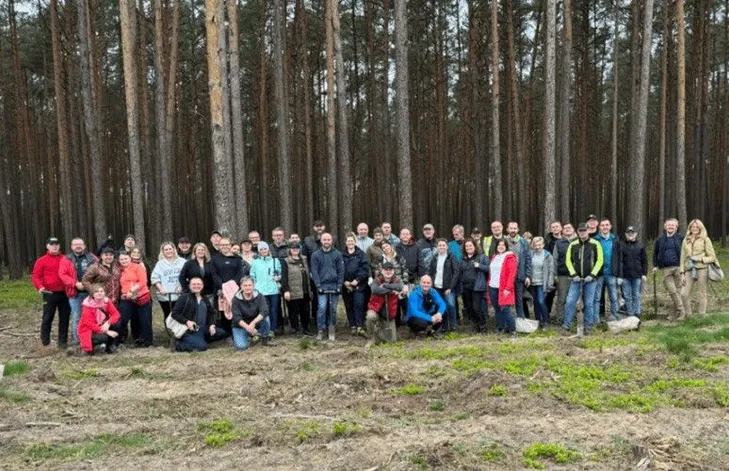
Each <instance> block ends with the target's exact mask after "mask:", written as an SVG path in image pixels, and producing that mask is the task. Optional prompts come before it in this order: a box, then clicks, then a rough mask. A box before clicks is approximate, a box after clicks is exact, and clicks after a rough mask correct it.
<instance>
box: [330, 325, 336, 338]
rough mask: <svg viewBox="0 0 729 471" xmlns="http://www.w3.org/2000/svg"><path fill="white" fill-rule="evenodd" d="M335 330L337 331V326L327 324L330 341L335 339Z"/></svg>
mask: <svg viewBox="0 0 729 471" xmlns="http://www.w3.org/2000/svg"><path fill="white" fill-rule="evenodd" d="M336 331H337V326H334V325H330V326H329V341H330V342H334V340H336Z"/></svg>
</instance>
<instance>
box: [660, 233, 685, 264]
mask: <svg viewBox="0 0 729 471" xmlns="http://www.w3.org/2000/svg"><path fill="white" fill-rule="evenodd" d="M683 239H684V237H683V234H681V233H679V232H676V233H675V234H673V235H672V236H671V237H668V235H666V233H665V232H664V233H663V234H661V235H660V236H658V238H657V239H656V246H655V248H654V249H653V266H654V267H658V268H668V267H677V266H679V265H680V264H681V245H682V244H683Z"/></svg>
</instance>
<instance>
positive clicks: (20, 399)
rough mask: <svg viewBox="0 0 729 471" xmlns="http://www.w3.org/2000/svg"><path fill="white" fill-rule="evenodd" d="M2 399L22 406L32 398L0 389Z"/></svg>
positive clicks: (21, 393) (24, 394)
mask: <svg viewBox="0 0 729 471" xmlns="http://www.w3.org/2000/svg"><path fill="white" fill-rule="evenodd" d="M0 399H2V400H4V401H7V402H12V403H14V404H22V403H24V402H28V401H30V397H28V395H27V394H26V393H24V392H15V391H8V390H7V389H5V388H0Z"/></svg>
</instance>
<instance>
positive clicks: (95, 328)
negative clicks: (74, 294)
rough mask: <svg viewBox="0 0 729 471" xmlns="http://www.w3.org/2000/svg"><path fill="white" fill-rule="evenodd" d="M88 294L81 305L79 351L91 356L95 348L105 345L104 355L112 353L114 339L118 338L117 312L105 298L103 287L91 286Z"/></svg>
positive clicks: (114, 348)
mask: <svg viewBox="0 0 729 471" xmlns="http://www.w3.org/2000/svg"><path fill="white" fill-rule="evenodd" d="M90 294H91V295H90V296H89V297H87V298H86V299H84V301H83V303H82V304H81V306H82V309H81V320H80V321H79V324H78V338H79V342H80V343H81V350H82V352H83V353H85V354H87V355H91V354H92V353H93V352H94V347H95V346H97V345H101V344H105V345H106V353H114V351H116V346H115V345H114V343H115V339H116V338H117V337H118V336H119V326H118V323H119V319H121V316H120V315H119V311H117V310H116V307H114V303H112V302H111V300H110V299H109V298H107V297H106V291H105V289H104V286H103V285H93V286H92V287H91V292H90Z"/></svg>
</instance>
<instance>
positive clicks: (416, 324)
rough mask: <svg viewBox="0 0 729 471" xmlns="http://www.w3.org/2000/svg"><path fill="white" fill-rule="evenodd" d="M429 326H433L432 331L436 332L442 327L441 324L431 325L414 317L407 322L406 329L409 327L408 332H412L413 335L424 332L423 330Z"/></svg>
mask: <svg viewBox="0 0 729 471" xmlns="http://www.w3.org/2000/svg"><path fill="white" fill-rule="evenodd" d="M429 325H432V326H433V330H434V331H435V330H438V329H440V327H441V326H442V325H443V323H442V322H438V323H437V324H431V323H430V322H425V321H424V320H422V319H418V318H415V317H411V318H410V320H408V327H410V330H412V331H413V332H415V333H418V332H424V331H425V329H427V328H428V326H429Z"/></svg>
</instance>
